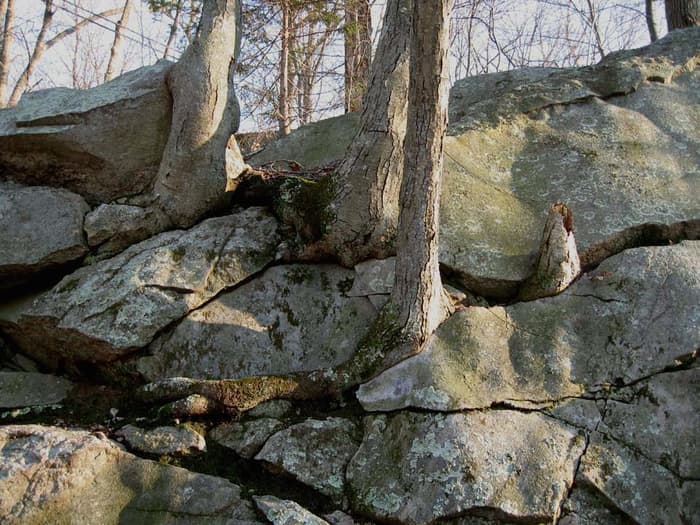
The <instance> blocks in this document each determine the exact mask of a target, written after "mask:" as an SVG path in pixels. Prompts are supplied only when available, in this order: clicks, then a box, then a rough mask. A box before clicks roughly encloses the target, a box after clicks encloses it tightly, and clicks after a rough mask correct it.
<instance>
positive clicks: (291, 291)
mask: <svg viewBox="0 0 700 525" xmlns="http://www.w3.org/2000/svg"><path fill="white" fill-rule="evenodd" d="M353 275H354V274H353V272H352V271H349V270H345V269H343V268H340V267H336V266H327V265H291V266H275V267H273V268H270V269H269V270H267V271H266V272H265V274H263V275H262V276H260V277H257V278H256V279H254V280H253V281H251V282H249V283H247V284H245V285H243V286H241V287H239V288H237V289H236V290H233V291H231V292H228V293H224V294H222V295H220V296H219V297H217V298H216V299H215V300H214V301H211V302H210V303H209V304H207V305H206V306H205V307H203V308H200V309H199V310H197V311H195V312H192V313H191V314H190V315H188V316H187V317H186V318H185V319H183V321H181V322H180V324H179V325H178V326H177V327H176V328H175V329H174V330H172V331H171V332H168V333H164V334H163V335H162V336H160V337H159V338H158V339H157V340H156V341H155V342H154V343H153V344H152V345H151V346H150V347H149V353H150V354H152V355H150V356H147V357H143V358H141V359H139V361H138V365H137V366H138V369H139V371H140V372H141V373H142V374H143V376H144V377H146V378H147V379H148V380H149V381H156V380H159V379H162V378H167V377H174V376H186V377H192V378H197V379H238V378H242V377H248V376H255V375H270V374H273V375H274V374H285V373H288V372H297V371H304V370H306V371H308V370H314V369H317V368H323V367H328V366H333V365H337V364H340V363H342V362H344V361H346V360H347V359H349V358H350V356H352V354H353V353H354V351H355V350H356V348H357V343H358V341H359V340H360V338H361V337H362V336H363V335H364V333H365V331H366V329H367V327H368V326H369V325H370V323H371V322H372V320H373V319H374V317H375V315H376V311H375V309H374V307H372V305H371V304H370V302H369V301H368V300H367V299H366V298H363V297H350V298H348V297H346V296H345V295H344V293H343V290H346V289H347V288H348V287H349V286H348V284H349V282H350V281H351V280H352V277H353Z"/></svg>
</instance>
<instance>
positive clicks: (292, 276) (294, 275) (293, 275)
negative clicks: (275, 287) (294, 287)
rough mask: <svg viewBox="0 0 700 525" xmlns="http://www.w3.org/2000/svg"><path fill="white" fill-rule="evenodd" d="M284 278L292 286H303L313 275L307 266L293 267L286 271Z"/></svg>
mask: <svg viewBox="0 0 700 525" xmlns="http://www.w3.org/2000/svg"><path fill="white" fill-rule="evenodd" d="M285 277H286V278H287V280H288V281H290V282H292V283H294V284H303V283H305V282H309V281H311V279H312V278H313V273H312V272H311V268H309V267H308V266H293V267H292V268H290V269H289V270H287V272H286V274H285Z"/></svg>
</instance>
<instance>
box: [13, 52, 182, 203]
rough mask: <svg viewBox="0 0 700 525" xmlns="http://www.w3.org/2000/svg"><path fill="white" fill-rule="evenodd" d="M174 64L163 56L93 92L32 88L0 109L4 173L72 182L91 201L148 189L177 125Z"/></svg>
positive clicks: (35, 180) (60, 183) (30, 180)
mask: <svg viewBox="0 0 700 525" xmlns="http://www.w3.org/2000/svg"><path fill="white" fill-rule="evenodd" d="M171 66H172V64H170V63H168V62H159V63H158V64H156V65H154V66H150V67H144V68H141V69H137V70H136V71H132V72H130V73H127V74H125V75H123V76H121V77H118V78H116V79H114V80H113V81H112V82H108V83H106V84H103V85H101V86H97V87H95V88H93V89H88V90H74V89H68V88H52V89H47V90H42V91H36V92H31V93H27V94H25V95H24V96H23V97H22V100H21V101H20V103H19V104H18V105H17V106H15V107H14V108H10V109H4V110H2V111H0V172H3V173H4V174H5V177H9V178H12V179H14V180H16V181H19V182H23V183H27V184H39V185H41V184H43V185H50V186H61V187H65V188H67V189H69V190H71V191H74V192H76V193H79V194H80V195H83V196H84V197H85V198H87V199H88V200H89V201H91V202H109V201H111V200H113V199H116V198H118V197H122V196H128V195H133V194H136V193H139V192H141V191H143V190H144V189H146V188H147V187H148V185H149V184H150V183H151V181H152V180H153V177H154V176H155V173H156V171H157V168H158V163H159V162H160V158H161V155H162V153H163V148H164V147H165V142H166V140H167V138H168V132H169V131H170V118H171V113H172V108H171V105H172V101H171V98H170V94H169V92H168V88H167V85H166V76H167V74H168V72H169V71H170V68H171Z"/></svg>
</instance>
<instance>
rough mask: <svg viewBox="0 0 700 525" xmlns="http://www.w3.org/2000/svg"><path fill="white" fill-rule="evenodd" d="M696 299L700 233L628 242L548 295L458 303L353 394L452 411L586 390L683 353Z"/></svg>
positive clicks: (696, 319) (392, 405)
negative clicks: (428, 335)
mask: <svg viewBox="0 0 700 525" xmlns="http://www.w3.org/2000/svg"><path fill="white" fill-rule="evenodd" d="M698 304H700V242H698V241H686V242H684V243H682V244H679V245H676V246H665V247H651V248H637V249H634V250H628V251H625V252H623V253H621V254H619V255H617V256H615V257H611V258H610V259H608V260H606V261H605V262H604V263H603V264H601V265H600V266H599V267H598V269H597V270H596V271H595V272H592V273H590V274H587V275H584V276H583V277H582V278H581V279H580V280H579V281H577V282H576V283H575V284H574V285H573V286H571V287H570V288H569V289H568V290H567V291H565V292H564V293H563V294H561V295H559V296H557V297H552V298H548V299H540V300H538V301H533V302H528V303H518V304H514V305H511V306H507V307H491V308H480V307H478V308H477V307H474V308H467V309H465V310H463V311H460V312H458V313H457V314H455V315H454V316H453V317H452V318H450V319H449V320H447V321H446V322H445V323H444V324H443V325H442V326H441V327H440V328H439V329H438V330H437V332H436V333H435V335H434V336H433V337H432V339H431V341H430V343H429V345H428V347H427V348H426V349H425V350H424V351H423V352H422V353H421V354H419V355H417V356H415V357H411V358H409V359H406V360H405V361H403V362H401V363H399V364H398V365H396V366H395V367H393V368H391V369H389V370H387V371H386V372H384V373H383V374H381V375H379V376H378V377H377V378H375V379H373V380H372V381H370V382H368V383H366V384H364V385H362V387H361V388H360V390H359V392H358V397H359V399H360V401H361V402H362V404H363V405H364V407H365V408H366V409H369V410H396V409H399V408H404V407H418V408H424V409H430V410H459V409H465V408H485V407H489V406H492V405H497V404H501V403H516V404H517V403H528V402H539V403H542V402H551V401H557V400H561V399H564V398H567V397H571V396H579V395H582V394H584V393H587V394H590V395H595V394H596V393H598V392H600V391H605V389H606V388H607V387H608V386H610V385H613V386H624V385H629V384H632V383H634V382H635V381H639V380H640V379H643V378H645V377H647V376H650V375H652V374H655V373H658V372H660V371H663V370H666V369H668V368H669V367H673V366H678V363H679V362H680V363H682V362H683V361H687V360H688V359H691V358H692V356H693V355H694V352H696V351H697V347H698V333H699V332H698V326H700V309H698V307H697V305H698Z"/></svg>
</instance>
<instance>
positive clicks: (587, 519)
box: [558, 483, 634, 525]
mask: <svg viewBox="0 0 700 525" xmlns="http://www.w3.org/2000/svg"><path fill="white" fill-rule="evenodd" d="M558 523H559V525H631V524H632V523H634V522H633V521H632V520H631V519H630V517H629V516H627V515H626V514H625V513H624V512H622V511H621V510H620V509H618V508H616V507H615V505H614V504H612V503H610V501H608V500H607V498H606V497H605V496H604V495H603V494H601V493H600V492H598V491H597V490H596V489H595V487H591V486H590V485H587V484H585V483H574V488H573V490H572V491H571V494H570V495H569V499H567V500H566V502H565V503H564V505H563V506H562V518H561V519H560V520H559V522H558Z"/></svg>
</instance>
